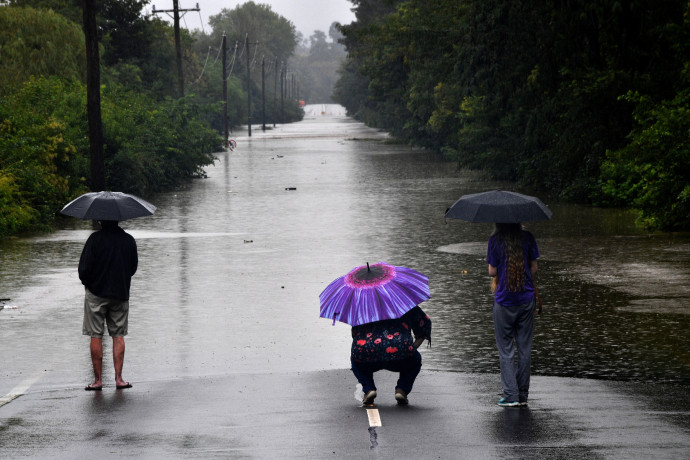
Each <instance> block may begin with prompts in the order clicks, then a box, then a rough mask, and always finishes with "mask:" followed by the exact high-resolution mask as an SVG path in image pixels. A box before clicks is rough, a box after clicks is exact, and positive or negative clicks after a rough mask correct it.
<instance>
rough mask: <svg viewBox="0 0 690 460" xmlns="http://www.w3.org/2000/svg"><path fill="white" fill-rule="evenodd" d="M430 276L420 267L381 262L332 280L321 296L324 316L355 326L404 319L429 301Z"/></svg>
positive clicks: (357, 268)
mask: <svg viewBox="0 0 690 460" xmlns="http://www.w3.org/2000/svg"><path fill="white" fill-rule="evenodd" d="M430 297H431V294H430V293H429V278H428V277H427V276H426V275H423V274H421V273H419V272H418V271H416V270H413V269H411V268H407V267H399V266H394V265H390V264H387V263H385V262H379V263H377V264H373V265H371V266H370V265H369V264H368V263H367V265H363V266H361V267H356V268H354V269H353V270H351V271H350V272H349V273H348V274H347V275H344V276H341V277H340V278H337V279H336V280H334V281H333V282H331V283H330V284H329V285H328V287H326V289H324V291H323V292H322V293H321V294H320V295H319V299H320V301H321V312H320V316H321V317H322V318H328V319H332V320H333V324H335V321H336V320H338V321H341V322H343V323H347V324H349V325H351V326H358V325H360V324H366V323H372V322H374V321H381V320H384V319H394V318H400V317H401V316H402V315H404V314H405V313H407V312H408V311H410V310H411V309H412V308H414V307H415V306H417V305H418V304H420V303H422V302H424V301H425V300H428V299H429V298H430Z"/></svg>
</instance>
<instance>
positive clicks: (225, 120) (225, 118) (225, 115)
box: [221, 32, 228, 146]
mask: <svg viewBox="0 0 690 460" xmlns="http://www.w3.org/2000/svg"><path fill="white" fill-rule="evenodd" d="M221 48H222V51H221V52H222V53H223V135H224V136H225V145H226V146H227V145H228V70H227V67H226V65H225V61H226V59H227V56H226V54H227V45H226V38H225V32H223V41H222V43H221Z"/></svg>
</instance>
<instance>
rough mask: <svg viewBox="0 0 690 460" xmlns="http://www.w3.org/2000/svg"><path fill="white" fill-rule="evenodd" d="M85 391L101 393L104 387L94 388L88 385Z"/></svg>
mask: <svg viewBox="0 0 690 460" xmlns="http://www.w3.org/2000/svg"><path fill="white" fill-rule="evenodd" d="M84 390H86V391H101V390H103V387H102V386H100V387H92V386H91V385H86V386H85V387H84Z"/></svg>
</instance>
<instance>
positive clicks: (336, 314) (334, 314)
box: [331, 312, 338, 326]
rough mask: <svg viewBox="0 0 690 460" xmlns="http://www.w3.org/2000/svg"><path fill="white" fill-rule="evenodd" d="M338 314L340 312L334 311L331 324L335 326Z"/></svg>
mask: <svg viewBox="0 0 690 460" xmlns="http://www.w3.org/2000/svg"><path fill="white" fill-rule="evenodd" d="M336 316H338V312H335V313H333V324H331V326H335V317H336Z"/></svg>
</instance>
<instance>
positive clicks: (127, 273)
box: [79, 220, 138, 391]
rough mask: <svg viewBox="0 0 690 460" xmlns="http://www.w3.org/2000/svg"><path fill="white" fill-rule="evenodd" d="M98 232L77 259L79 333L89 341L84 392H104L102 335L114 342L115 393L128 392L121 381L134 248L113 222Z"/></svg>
mask: <svg viewBox="0 0 690 460" xmlns="http://www.w3.org/2000/svg"><path fill="white" fill-rule="evenodd" d="M100 224H101V230H99V231H97V232H94V233H92V234H91V235H90V236H89V238H88V239H87V240H86V244H85V245H84V249H83V250H82V252H81V257H80V258H79V279H80V280H81V282H82V284H83V285H84V286H85V291H86V293H85V297H84V323H83V328H82V332H83V334H84V335H88V336H90V337H91V345H90V351H91V362H92V364H93V373H94V381H93V383H91V384H89V385H87V386H86V387H85V390H87V391H100V390H102V389H103V382H102V380H101V372H102V369H103V333H104V332H105V326H106V325H107V327H108V334H109V335H110V336H111V337H112V339H113V365H114V367H115V386H116V388H117V389H123V388H131V387H132V385H131V384H130V383H129V382H126V381H125V380H124V379H123V378H122V366H123V364H124V360H125V336H126V335H127V327H128V317H129V287H130V283H131V280H132V276H133V275H134V274H135V273H136V271H137V265H138V256H137V244H136V242H135V241H134V238H133V237H132V235H130V234H129V233H127V232H125V231H124V230H123V229H121V228H120V227H119V226H118V225H117V222H116V221H107V220H103V221H100Z"/></svg>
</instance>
